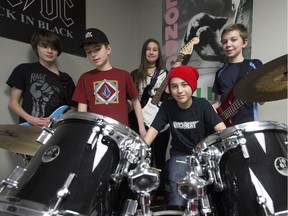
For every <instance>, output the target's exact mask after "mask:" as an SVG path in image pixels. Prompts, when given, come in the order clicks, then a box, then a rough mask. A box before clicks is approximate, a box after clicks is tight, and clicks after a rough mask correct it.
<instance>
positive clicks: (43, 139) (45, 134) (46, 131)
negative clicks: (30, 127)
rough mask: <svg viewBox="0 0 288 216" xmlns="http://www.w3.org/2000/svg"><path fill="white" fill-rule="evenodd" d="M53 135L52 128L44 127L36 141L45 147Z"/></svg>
mask: <svg viewBox="0 0 288 216" xmlns="http://www.w3.org/2000/svg"><path fill="white" fill-rule="evenodd" d="M53 134H54V130H53V129H51V128H50V127H44V128H43V131H42V133H41V134H40V136H39V137H38V139H37V140H36V141H37V142H38V143H41V144H43V145H45V144H46V143H47V142H48V140H49V139H50V138H51V137H52V135H53Z"/></svg>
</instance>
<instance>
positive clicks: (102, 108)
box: [72, 28, 146, 136]
mask: <svg viewBox="0 0 288 216" xmlns="http://www.w3.org/2000/svg"><path fill="white" fill-rule="evenodd" d="M81 47H82V48H83V49H84V51H85V53H86V56H87V58H88V59H89V61H90V62H91V64H92V65H94V66H95V69H93V70H91V71H88V72H86V73H84V74H82V75H81V76H80V78H79V80H78V83H77V85H76V89H75V91H74V94H73V98H72V99H73V100H74V101H77V102H78V111H79V112H93V113H97V114H100V115H104V116H107V117H110V118H113V119H115V120H117V121H119V122H120V123H122V124H124V125H127V126H128V104H127V100H131V102H132V106H133V108H134V110H135V114H136V117H137V120H138V126H139V133H140V135H141V136H144V134H145V133H146V130H145V126H144V123H143V115H142V109H141V105H140V102H139V100H138V91H137V88H136V87H135V85H134V83H133V80H132V78H131V76H130V74H129V72H128V71H125V70H122V69H119V68H115V67H113V66H112V65H111V63H110V60H109V55H110V54H111V51H112V49H111V45H110V43H109V40H108V38H107V36H106V35H105V33H104V32H103V31H101V30H100V29H97V28H90V29H87V30H86V32H85V34H84V38H83V43H82V45H81Z"/></svg>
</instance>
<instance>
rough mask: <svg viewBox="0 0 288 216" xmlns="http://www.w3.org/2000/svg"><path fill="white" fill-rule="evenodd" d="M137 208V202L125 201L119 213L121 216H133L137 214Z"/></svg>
mask: <svg viewBox="0 0 288 216" xmlns="http://www.w3.org/2000/svg"><path fill="white" fill-rule="evenodd" d="M137 207H138V202H137V200H132V199H127V200H126V201H125V204H124V208H123V210H122V212H121V216H134V215H135V214H136V212H137Z"/></svg>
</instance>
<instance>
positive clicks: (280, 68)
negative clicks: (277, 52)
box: [233, 54, 287, 102]
mask: <svg viewBox="0 0 288 216" xmlns="http://www.w3.org/2000/svg"><path fill="white" fill-rule="evenodd" d="M233 93H234V95H235V97H236V98H237V99H240V100H243V101H250V102H251V101H255V102H267V101H275V100H281V99H286V98H287V54H286V55H283V56H281V57H279V58H276V59H274V60H272V61H270V62H268V63H266V64H263V65H261V66H259V67H257V68H256V69H255V70H254V71H252V72H251V73H249V74H248V75H246V76H245V77H244V78H242V79H241V80H240V81H239V82H238V83H237V85H236V86H235V88H234V91H233Z"/></svg>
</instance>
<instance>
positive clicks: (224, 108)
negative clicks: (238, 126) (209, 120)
mask: <svg viewBox="0 0 288 216" xmlns="http://www.w3.org/2000/svg"><path fill="white" fill-rule="evenodd" d="M233 99H234V94H233V89H232V90H231V91H230V92H229V93H228V95H227V97H226V98H225V100H224V101H223V103H221V106H219V107H218V108H217V109H216V110H217V113H218V115H219V116H220V118H221V119H222V121H223V122H224V123H225V125H226V126H227V127H229V126H233V125H234V123H233V120H232V117H233V116H234V115H235V114H236V113H237V112H238V111H239V109H240V108H241V106H243V104H244V103H245V101H242V100H240V99H236V100H235V101H234V102H233Z"/></svg>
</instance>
